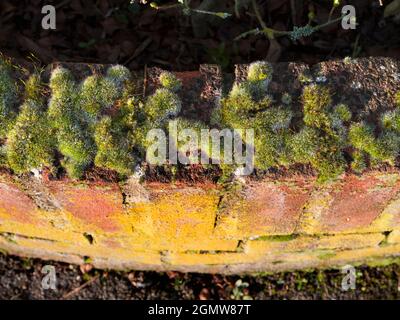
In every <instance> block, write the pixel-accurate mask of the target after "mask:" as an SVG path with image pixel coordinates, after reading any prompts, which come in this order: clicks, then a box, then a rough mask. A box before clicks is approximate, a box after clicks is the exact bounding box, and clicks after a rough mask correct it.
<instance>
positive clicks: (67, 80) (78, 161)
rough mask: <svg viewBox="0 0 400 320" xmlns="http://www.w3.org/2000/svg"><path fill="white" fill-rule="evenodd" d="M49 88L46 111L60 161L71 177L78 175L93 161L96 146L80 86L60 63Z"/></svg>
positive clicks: (77, 176) (78, 176) (52, 76)
mask: <svg viewBox="0 0 400 320" xmlns="http://www.w3.org/2000/svg"><path fill="white" fill-rule="evenodd" d="M50 88H51V90H52V97H51V100H50V102H49V109H48V115H49V120H50V125H51V126H52V128H54V129H55V130H56V136H57V144H58V149H59V150H60V152H61V153H62V155H63V156H64V160H63V162H62V163H63V165H64V167H65V168H66V170H67V172H68V174H69V176H70V177H71V178H80V177H81V176H82V175H83V172H84V170H85V169H86V168H87V167H88V166H89V165H90V164H91V163H92V161H93V158H94V154H95V147H94V141H93V139H92V137H91V135H90V132H89V130H88V124H87V123H86V122H85V120H86V118H87V117H85V112H84V110H82V109H81V105H80V100H79V99H80V96H79V90H78V87H77V85H76V83H75V81H74V80H73V76H72V74H71V72H70V71H69V70H67V69H64V68H61V67H59V68H57V69H55V70H54V71H53V73H52V75H51V78H50Z"/></svg>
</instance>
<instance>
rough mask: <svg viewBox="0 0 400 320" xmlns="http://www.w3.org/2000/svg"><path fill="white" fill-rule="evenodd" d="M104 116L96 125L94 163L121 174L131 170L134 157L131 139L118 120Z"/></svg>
mask: <svg viewBox="0 0 400 320" xmlns="http://www.w3.org/2000/svg"><path fill="white" fill-rule="evenodd" d="M113 120H114V119H112V118H111V117H109V116H105V117H103V118H102V119H101V121H100V122H99V123H98V124H97V126H96V131H95V135H94V138H95V142H96V145H97V154H96V158H95V164H96V166H98V167H103V168H107V169H111V170H115V171H117V172H118V173H119V174H121V175H123V176H128V175H130V174H131V173H132V172H133V167H134V160H135V159H134V157H133V151H132V141H130V139H129V138H128V137H127V135H126V130H124V127H123V126H121V125H120V123H119V122H117V121H115V120H114V121H113Z"/></svg>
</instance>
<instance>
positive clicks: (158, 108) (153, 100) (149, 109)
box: [145, 88, 182, 123]
mask: <svg viewBox="0 0 400 320" xmlns="http://www.w3.org/2000/svg"><path fill="white" fill-rule="evenodd" d="M181 107H182V105H181V101H180V99H179V97H178V96H177V95H176V93H174V92H172V91H170V90H168V89H165V88H160V89H157V90H156V92H155V93H154V94H153V95H152V96H150V97H149V98H148V100H147V101H146V104H145V112H146V116H147V120H148V121H150V122H153V123H162V122H163V121H165V120H167V119H168V118H170V117H176V116H177V115H178V113H179V112H180V111H181Z"/></svg>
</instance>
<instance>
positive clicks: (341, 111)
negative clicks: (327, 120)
mask: <svg viewBox="0 0 400 320" xmlns="http://www.w3.org/2000/svg"><path fill="white" fill-rule="evenodd" d="M333 112H334V114H335V115H337V117H338V118H339V119H340V120H341V121H343V122H349V121H350V120H351V117H352V114H351V111H350V109H349V107H348V106H346V105H345V104H339V105H337V106H336V107H335V108H334V110H333Z"/></svg>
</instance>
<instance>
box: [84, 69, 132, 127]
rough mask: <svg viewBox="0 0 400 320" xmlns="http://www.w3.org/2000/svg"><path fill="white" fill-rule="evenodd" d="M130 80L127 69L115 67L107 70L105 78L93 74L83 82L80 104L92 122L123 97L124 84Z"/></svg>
mask: <svg viewBox="0 0 400 320" xmlns="http://www.w3.org/2000/svg"><path fill="white" fill-rule="evenodd" d="M130 78H131V73H130V71H129V70H128V69H127V68H125V67H123V66H119V65H116V66H112V67H110V68H108V70H107V74H106V76H102V75H98V74H95V75H92V76H89V77H87V78H86V79H85V80H84V81H83V83H82V86H81V89H80V104H81V106H82V109H83V110H85V111H86V112H87V113H88V115H89V116H90V117H91V120H92V121H96V119H97V118H98V117H99V116H100V115H101V113H102V112H103V111H105V110H107V109H109V108H111V107H112V106H113V105H114V104H115V103H116V101H117V100H118V99H120V98H121V97H122V96H123V94H124V90H125V84H127V82H128V81H129V80H130Z"/></svg>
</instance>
